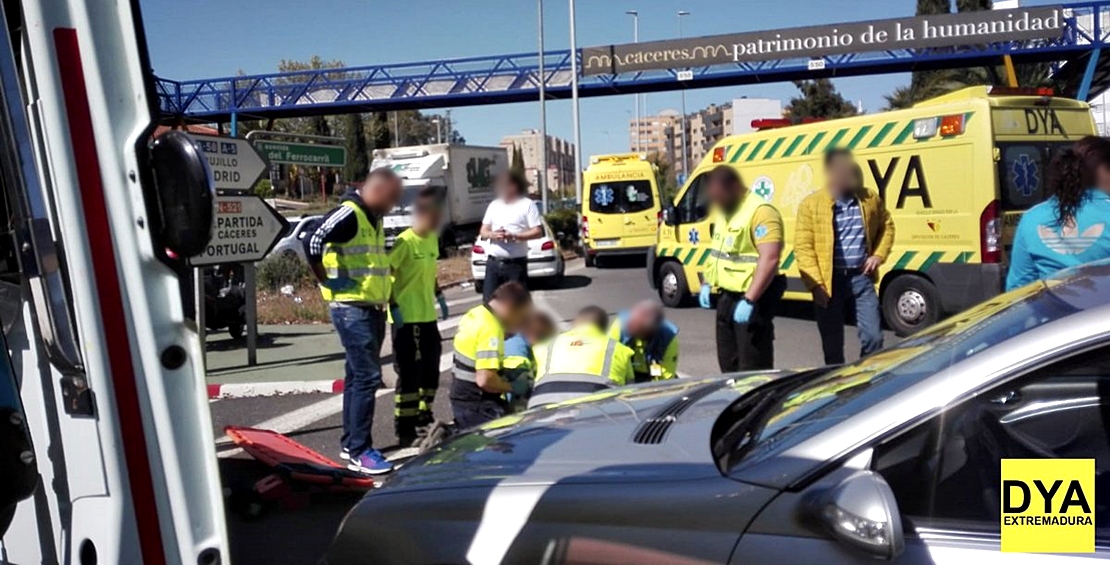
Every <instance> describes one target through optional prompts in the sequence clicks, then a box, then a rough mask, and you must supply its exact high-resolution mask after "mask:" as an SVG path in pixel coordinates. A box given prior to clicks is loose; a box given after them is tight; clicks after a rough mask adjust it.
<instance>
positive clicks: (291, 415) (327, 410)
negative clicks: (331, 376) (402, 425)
mask: <svg viewBox="0 0 1110 565" xmlns="http://www.w3.org/2000/svg"><path fill="white" fill-rule="evenodd" d="M391 392H393V389H391V388H382V389H379V390H378V392H377V393H375V394H374V398H375V399H378V398H381V397H383V396H385V395H387V394H390V393H391ZM342 411H343V395H342V394H335V395H331V396H329V397H327V398H326V399H324V400H321V401H319V402H314V403H312V404H309V405H308V406H303V407H301V408H298V409H296V410H293V411H292V412H286V413H285V414H282V415H280V416H275V417H273V418H270V419H269V420H266V421H264V422H259V423H258V424H255V425H253V426H251V427H252V428H258V429H261V430H273V431H275V432H277V433H279V434H287V433H289V432H295V431H297V430H299V429H301V428H305V427H308V426H309V425H311V424H314V423H316V422H319V421H320V420H323V419H324V418H329V417H331V416H334V415H336V414H338V413H340V412H342ZM228 445H233V442H232V441H231V438H229V437H227V436H223V437H221V438H220V439H218V440H216V449H217V450H218V449H219V448H220V447H221V446H228ZM242 452H243V450H242V449H240V448H238V447H236V448H235V449H230V450H227V451H220V452H219V453H217V454H216V455H217V457H221V458H223V457H234V456H236V455H239V454H240V453H242Z"/></svg>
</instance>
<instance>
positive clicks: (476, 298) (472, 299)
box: [447, 294, 482, 308]
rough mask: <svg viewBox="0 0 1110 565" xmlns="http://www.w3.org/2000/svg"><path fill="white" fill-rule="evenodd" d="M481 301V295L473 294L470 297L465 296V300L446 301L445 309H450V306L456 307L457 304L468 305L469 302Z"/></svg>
mask: <svg viewBox="0 0 1110 565" xmlns="http://www.w3.org/2000/svg"><path fill="white" fill-rule="evenodd" d="M481 300H482V295H481V294H474V295H472V296H467V297H466V298H456V299H455V300H448V301H447V308H451V307H452V306H458V305H459V304H469V303H471V302H479V301H481Z"/></svg>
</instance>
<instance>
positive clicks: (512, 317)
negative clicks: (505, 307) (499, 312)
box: [503, 304, 532, 333]
mask: <svg viewBox="0 0 1110 565" xmlns="http://www.w3.org/2000/svg"><path fill="white" fill-rule="evenodd" d="M531 316H532V305H531V304H526V305H524V306H518V307H516V308H510V309H509V312H508V313H507V314H506V316H505V319H504V320H503V321H504V324H505V331H506V332H507V333H517V332H519V331H521V330H522V329H524V325H525V322H526V321H527V320H528V318H529V317H531Z"/></svg>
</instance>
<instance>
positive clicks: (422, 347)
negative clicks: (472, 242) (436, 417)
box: [389, 187, 448, 447]
mask: <svg viewBox="0 0 1110 565" xmlns="http://www.w3.org/2000/svg"><path fill="white" fill-rule="evenodd" d="M441 205H442V199H441V198H440V193H439V191H438V190H437V189H436V188H435V187H427V188H424V189H422V190H421V191H420V193H419V194H418V195H417V197H416V200H415V201H414V202H413V208H414V212H415V213H414V217H413V223H412V227H411V228H409V229H407V230H405V231H403V232H401V234H400V235H398V236H397V240H396V242H395V243H394V244H393V250H392V251H390V253H389V266H390V269H391V270H392V272H393V300H392V301H391V304H390V314H391V316H392V318H393V353H394V356H395V357H396V359H397V372H398V375H397V390H396V391H395V392H394V394H393V402H394V409H393V416H394V424H395V426H396V428H395V429H396V432H397V437H398V439H399V440H400V445H401V447H409V446H410V445H412V444H413V443H415V441H416V436H417V429H418V428H420V427H422V426H426V425H430V424H431V423H432V404H433V403H434V402H435V399H436V391H437V390H438V388H439V357H440V355H441V354H442V353H443V344H442V342H441V340H440V335H439V325H438V323H437V321H436V317H437V316H436V303H437V302H438V303H439V314H440V315H441V316H442V317H443V319H444V320H446V319H447V316H448V310H447V301H446V300H444V298H443V293H442V292H440V291H439V284H438V283H437V280H436V268H437V264H436V261H437V260H438V259H439V236H438V235H437V234H436V230H438V229H439V221H440V216H441Z"/></svg>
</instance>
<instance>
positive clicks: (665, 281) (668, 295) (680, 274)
mask: <svg viewBox="0 0 1110 565" xmlns="http://www.w3.org/2000/svg"><path fill="white" fill-rule="evenodd" d="M658 283H659V284H658V285H657V286H658V287H659V299H660V300H662V301H663V304H665V305H666V306H669V307H671V308H680V307H682V306H684V305H685V304H686V303H687V302H689V301H690V285H689V284H687V283H686V271H685V270H683V268H682V265H679V264H678V263H677V262H676V261H667V262H666V263H663V266H661V267H659V281H658Z"/></svg>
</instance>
